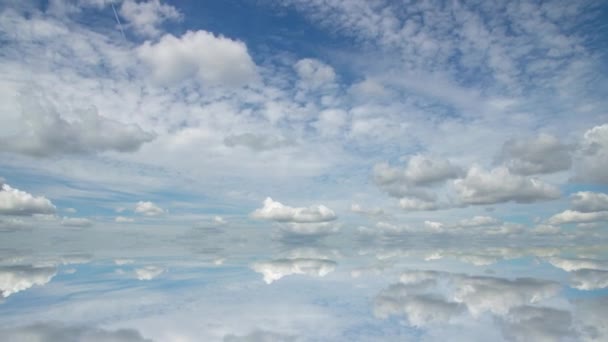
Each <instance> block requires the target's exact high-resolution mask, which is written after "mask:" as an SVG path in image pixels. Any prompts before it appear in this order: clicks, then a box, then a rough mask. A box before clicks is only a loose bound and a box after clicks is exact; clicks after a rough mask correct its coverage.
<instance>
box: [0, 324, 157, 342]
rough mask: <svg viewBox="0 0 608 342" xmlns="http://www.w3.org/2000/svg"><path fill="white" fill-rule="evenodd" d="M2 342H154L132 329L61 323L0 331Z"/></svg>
mask: <svg viewBox="0 0 608 342" xmlns="http://www.w3.org/2000/svg"><path fill="white" fill-rule="evenodd" d="M0 340H2V341H40V342H67V341H91V342H93V341H94V342H153V341H152V340H150V339H145V338H143V337H142V336H141V335H140V333H139V332H138V331H136V330H132V329H119V330H104V329H99V328H95V327H91V326H83V325H74V326H68V325H64V324H63V323H59V322H47V323H36V324H32V325H27V326H22V327H16V328H7V329H2V330H0Z"/></svg>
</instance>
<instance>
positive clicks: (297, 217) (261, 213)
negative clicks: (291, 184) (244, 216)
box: [251, 197, 336, 223]
mask: <svg viewBox="0 0 608 342" xmlns="http://www.w3.org/2000/svg"><path fill="white" fill-rule="evenodd" d="M251 216H252V217H254V218H257V219H265V220H273V221H279V222H298V223H312V222H325V221H332V220H335V219H336V214H335V213H334V211H333V210H331V209H329V208H328V207H326V206H324V205H316V206H311V207H308V208H304V207H300V208H293V207H289V206H286V205H283V204H282V203H280V202H277V201H273V200H272V198H270V197H267V198H266V199H265V200H264V206H263V207H262V208H259V209H256V210H255V211H254V212H253V213H251Z"/></svg>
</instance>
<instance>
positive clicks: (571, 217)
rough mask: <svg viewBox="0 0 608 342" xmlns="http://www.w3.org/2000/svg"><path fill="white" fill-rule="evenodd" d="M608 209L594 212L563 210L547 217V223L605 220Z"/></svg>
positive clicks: (607, 218)
mask: <svg viewBox="0 0 608 342" xmlns="http://www.w3.org/2000/svg"><path fill="white" fill-rule="evenodd" d="M607 220H608V211H596V212H590V213H586V212H580V211H575V210H564V211H562V212H561V213H559V214H555V215H553V216H551V218H549V221H548V222H549V224H567V223H587V222H597V221H607Z"/></svg>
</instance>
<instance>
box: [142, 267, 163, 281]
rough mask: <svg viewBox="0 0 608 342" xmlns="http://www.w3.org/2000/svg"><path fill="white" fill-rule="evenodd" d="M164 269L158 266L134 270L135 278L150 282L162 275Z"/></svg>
mask: <svg viewBox="0 0 608 342" xmlns="http://www.w3.org/2000/svg"><path fill="white" fill-rule="evenodd" d="M164 272H165V269H164V268H162V267H158V266H145V267H142V268H136V269H135V277H136V278H137V279H139V280H152V279H154V278H156V277H158V276H159V275H161V274H163V273H164Z"/></svg>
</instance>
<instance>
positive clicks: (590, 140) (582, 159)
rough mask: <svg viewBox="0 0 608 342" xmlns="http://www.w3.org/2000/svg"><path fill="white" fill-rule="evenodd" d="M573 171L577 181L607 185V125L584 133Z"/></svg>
mask: <svg viewBox="0 0 608 342" xmlns="http://www.w3.org/2000/svg"><path fill="white" fill-rule="evenodd" d="M575 169H576V175H575V180H577V181H584V182H597V183H602V184H606V183H608V172H606V170H608V124H604V125H601V126H595V127H593V128H592V129H590V130H588V131H587V132H585V134H584V136H583V141H582V143H581V146H580V148H579V160H578V164H577V165H576V168H575Z"/></svg>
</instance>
